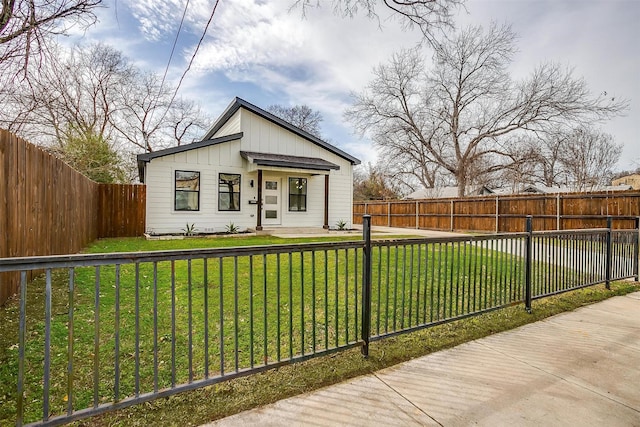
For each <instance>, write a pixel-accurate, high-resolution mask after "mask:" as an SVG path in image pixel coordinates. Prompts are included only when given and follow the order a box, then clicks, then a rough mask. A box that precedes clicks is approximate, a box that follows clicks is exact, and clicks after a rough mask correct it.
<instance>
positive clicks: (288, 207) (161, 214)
mask: <svg viewBox="0 0 640 427" xmlns="http://www.w3.org/2000/svg"><path fill="white" fill-rule="evenodd" d="M359 163H360V161H359V160H358V159H356V158H355V157H353V156H351V155H349V154H347V153H345V152H344V151H342V150H340V149H339V148H337V147H334V146H333V145H331V144H328V143H327V142H325V141H322V140H321V139H318V138H316V137H315V136H313V135H311V134H309V133H307V132H305V131H303V130H301V129H299V128H297V127H295V126H293V125H291V124H290V123H287V122H285V121H284V120H282V119H280V118H279V117H276V116H274V115H273V114H271V113H269V112H267V111H265V110H263V109H261V108H258V107H256V106H255V105H252V104H250V103H249V102H247V101H244V100H242V99H240V98H236V99H234V101H233V102H232V103H231V104H230V105H229V107H227V109H226V110H225V112H224V113H223V114H222V115H221V116H220V118H219V119H218V120H217V121H216V122H215V123H214V125H213V126H212V127H211V129H210V130H209V131H208V132H207V133H206V135H205V136H204V137H203V139H202V141H198V142H194V143H192V144H187V145H182V146H178V147H173V148H168V149H165V150H161V151H156V152H152V153H146V154H140V155H138V169H139V173H140V181H141V182H143V183H145V184H146V185H147V218H146V228H147V231H149V232H153V233H158V234H161V233H176V232H180V231H181V230H182V229H184V228H185V227H186V226H187V224H189V225H191V224H195V228H196V229H197V230H198V231H200V232H219V231H224V230H225V227H226V226H228V225H229V224H231V223H233V224H234V225H235V226H237V227H239V228H241V229H245V228H246V229H255V230H262V229H263V227H269V228H271V227H274V228H275V227H323V228H329V227H333V226H334V225H335V224H336V223H337V222H338V221H345V222H347V223H349V224H350V223H351V218H352V213H353V203H352V200H353V166H354V165H357V164H359Z"/></svg>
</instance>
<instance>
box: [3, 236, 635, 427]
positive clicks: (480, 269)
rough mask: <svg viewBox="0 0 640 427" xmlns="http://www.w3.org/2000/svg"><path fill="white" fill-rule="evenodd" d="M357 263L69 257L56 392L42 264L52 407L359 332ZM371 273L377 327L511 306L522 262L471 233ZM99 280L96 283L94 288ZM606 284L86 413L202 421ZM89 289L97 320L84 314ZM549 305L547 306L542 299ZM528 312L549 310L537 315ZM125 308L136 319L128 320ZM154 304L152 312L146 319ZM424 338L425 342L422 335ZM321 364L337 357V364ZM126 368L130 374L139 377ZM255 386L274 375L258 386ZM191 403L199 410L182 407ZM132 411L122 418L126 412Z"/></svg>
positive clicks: (341, 257) (408, 253)
mask: <svg viewBox="0 0 640 427" xmlns="http://www.w3.org/2000/svg"><path fill="white" fill-rule="evenodd" d="M358 238H359V237H358V236H353V235H351V236H331V237H320V238H318V237H314V238H300V239H281V238H276V237H271V236H251V237H232V238H214V239H186V240H169V241H146V240H143V239H106V240H100V241H97V242H95V243H94V244H93V245H91V246H90V247H88V248H87V249H86V251H85V252H87V253H104V252H138V251H152V250H169V249H194V248H202V247H231V246H243V245H250V246H253V245H265V244H286V243H309V242H311V241H318V240H320V241H323V242H325V241H341V240H342V241H344V240H357V239H358ZM361 262H362V260H361V254H358V253H357V252H356V251H355V250H354V249H351V250H343V249H341V250H335V251H333V250H323V251H318V252H311V253H309V252H304V253H303V252H297V253H294V254H292V255H290V254H280V255H276V254H271V255H264V256H263V255H253V256H242V257H231V258H224V259H222V258H220V259H218V258H212V259H207V260H206V261H205V260H203V259H197V260H192V261H184V260H182V261H180V260H179V261H174V262H171V261H163V262H158V263H140V264H139V265H136V264H123V265H121V266H119V267H115V266H107V267H101V268H100V269H96V268H95V267H78V268H75V269H74V270H73V271H72V272H71V274H72V276H73V277H74V292H73V299H72V303H73V308H74V309H73V326H74V327H73V337H72V340H71V342H72V343H73V354H74V357H73V371H74V375H73V384H72V386H73V387H72V388H73V393H72V395H71V396H70V395H69V393H68V391H67V390H68V385H69V383H68V379H69V377H68V376H67V374H66V372H67V367H68V366H67V354H68V346H69V342H70V340H69V333H68V328H67V325H68V324H69V316H68V312H69V303H70V298H69V290H68V286H69V285H68V280H69V275H70V272H69V271H68V270H54V271H53V272H52V284H53V287H52V288H53V295H52V304H53V305H52V313H53V317H52V340H51V375H52V377H51V391H50V392H51V399H50V403H51V411H50V413H51V414H54V415H55V414H61V413H64V411H65V410H66V409H67V405H68V403H69V400H70V399H71V401H72V403H73V407H74V409H76V410H78V409H82V408H86V407H90V406H92V405H93V404H102V403H107V402H111V401H113V400H114V396H115V395H116V394H117V397H115V398H118V399H123V398H125V397H128V396H133V395H136V394H138V393H145V392H151V391H153V390H157V389H162V388H166V387H171V386H173V385H175V384H182V383H186V382H190V381H192V380H198V379H201V378H204V377H206V376H213V377H215V376H224V375H225V374H227V373H234V372H239V371H241V370H243V369H246V368H250V367H253V366H261V365H265V364H272V363H276V362H278V361H281V360H288V359H292V358H295V357H298V356H300V355H308V354H312V353H316V352H322V351H324V350H326V349H335V348H338V347H345V346H347V345H349V344H350V343H354V342H355V341H356V340H358V338H359V333H360V331H359V330H358V327H359V324H360V323H359V316H360V313H361V310H362V307H361V305H360V297H361V295H360V292H361V290H360V289H359V286H360V281H361V273H362V270H361ZM427 266H428V267H427ZM472 266H473V270H472ZM373 270H374V271H373V275H374V276H373V286H374V289H373V290H372V291H373V292H372V307H373V309H372V311H373V313H372V332H373V334H374V335H375V334H381V335H384V334H385V333H387V332H393V331H396V330H400V329H407V328H410V327H412V326H416V325H419V324H421V323H428V322H434V321H435V322H437V321H439V320H440V319H447V318H452V317H456V316H458V315H464V314H465V313H467V312H470V311H476V310H482V309H487V308H491V307H494V306H498V305H505V304H507V305H508V304H509V302H510V301H517V300H518V299H519V298H520V297H521V292H522V289H521V280H520V278H521V275H522V266H521V260H520V259H519V258H518V257H514V256H511V255H505V254H504V253H502V252H496V251H492V250H488V249H486V248H481V247H477V246H474V245H468V244H462V245H457V246H453V245H448V244H438V245H432V246H429V247H428V248H427V246H422V247H421V246H418V247H417V248H415V249H414V247H410V250H407V249H405V248H400V249H399V248H397V247H393V246H391V247H389V248H380V249H378V248H376V249H375V250H374V251H373ZM116 272H117V273H116ZM136 277H137V280H136ZM97 278H99V283H100V288H99V290H98V292H97V293H96V286H95V285H96V283H97ZM136 283H138V287H136ZM205 284H207V285H206V286H205ZM43 289H44V278H43V277H39V278H38V279H36V280H34V281H33V282H32V283H30V284H29V287H28V292H27V344H26V350H25V351H26V355H27V356H26V359H25V365H26V369H25V372H26V377H25V382H26V394H25V405H26V406H25V418H26V421H34V420H37V419H39V418H40V417H42V408H43V405H42V391H43V384H42V378H43V372H44V371H43V365H42V362H43V330H44V321H43V313H44V298H43ZM615 289H616V292H619V293H626V292H630V291H632V290H633V289H635V288H634V287H633V285H629V284H624V285H617V286H616V287H615ZM607 294H608V293H607V292H606V291H602V290H599V287H598V288H593V289H591V290H587V291H580V292H574V293H571V294H567V295H565V296H563V297H560V298H554V299H550V300H546V301H545V302H542V303H536V306H537V307H538V308H537V309H536V311H534V316H529V315H523V313H524V310H523V309H522V307H521V306H518V307H515V308H507V309H504V310H500V311H499V312H495V313H492V314H485V315H482V316H481V317H478V318H474V319H471V320H464V321H460V322H456V323H455V324H451V325H445V326H438V327H434V328H430V329H429V330H426V331H424V330H423V331H420V332H417V333H412V334H409V335H406V336H402V337H396V338H388V339H385V340H382V341H378V342H376V343H375V344H374V345H372V352H373V356H372V358H370V359H367V360H365V359H362V358H361V357H360V356H359V355H358V352H357V351H354V350H348V351H344V352H341V353H336V354H334V355H331V356H324V357H321V358H318V359H315V360H311V361H307V362H304V363H302V364H296V365H292V366H287V367H283V368H279V369H278V370H277V371H268V372H266V373H262V374H258V375H253V376H251V377H250V378H246V379H236V380H231V381H230V382H226V383H221V384H218V385H216V386H212V387H208V388H206V389H204V390H199V391H195V392H188V393H182V394H180V395H176V396H173V397H171V398H170V399H168V400H165V399H161V400H159V401H156V402H152V403H147V404H143V405H138V406H136V407H132V408H129V409H126V410H122V411H119V412H117V413H115V414H108V415H104V416H102V417H101V418H99V419H92V420H89V421H87V423H89V424H92V423H94V422H98V420H101V421H99V422H104V423H107V424H110V423H111V422H112V421H114V420H117V421H116V422H117V423H123V424H129V423H131V424H136V425H146V424H150V423H153V424H157V423H161V424H162V423H163V421H164V423H166V424H167V425H172V424H175V423H180V424H190V423H193V424H198V423H202V422H205V421H207V420H209V419H212V418H215V417H219V416H224V415H228V414H230V413H233V412H236V411H238V410H242V409H244V408H246V407H248V406H250V405H252V404H261V403H265V402H269V401H273V400H275V399H276V398H281V397H284V396H287V395H291V394H293V393H295V391H297V390H300V391H304V390H307V389H310V388H314V387H317V386H319V385H321V384H327V383H330V382H333V381H336V380H339V379H340V378H341V377H342V376H346V377H349V376H354V375H357V374H359V373H362V372H368V371H370V370H372V369H377V368H378V367H381V366H387V365H389V364H392V363H395V362H397V361H399V360H406V359H407V358H410V357H412V356H415V355H419V354H426V353H428V352H429V351H431V350H434V349H438V348H443V346H444V347H446V346H449V345H453V344H454V343H457V342H459V341H460V340H465V339H468V338H469V337H476V336H483V335H486V334H488V333H491V332H492V331H494V330H503V329H507V328H509V327H512V326H516V325H518V324H522V323H526V322H527V321H528V320H530V319H535V318H539V316H544V315H545V313H547V314H546V315H549V314H552V313H555V312H558V311H560V310H562V308H563V304H568V305H566V307H568V308H571V307H574V306H577V305H580V304H583V303H585V301H590V300H599V299H602V298H604V297H606V295H607ZM96 295H97V299H98V314H99V315H98V316H96V311H95V310H94V302H95V300H96ZM116 301H118V304H116ZM548 301H559V303H558V304H557V305H553V304H551V306H550V305H549V304H550V303H548ZM116 306H117V307H118V310H116ZM539 307H550V308H548V309H546V308H545V309H541V310H540V313H537V310H538V309H539ZM566 307H565V308H566ZM136 312H138V313H140V315H139V316H136ZM154 313H157V314H156V315H155V316H154ZM497 313H508V315H507V316H508V317H509V316H512V317H513V318H512V319H511V318H504V316H505V315H504V314H497ZM17 314H18V306H17V303H16V302H12V303H10V304H8V305H7V306H6V307H5V308H3V309H0V379H1V382H0V384H1V385H0V424H4V423H13V421H14V418H15V395H16V392H15V386H16V385H15V379H16V375H17V345H16V343H17V324H18V322H17V319H18V315H17ZM479 318H484V319H489V320H488V321H490V322H493V321H495V320H499V322H498V323H497V324H496V325H495V326H492V325H491V324H489V325H480V324H478V323H477V322H478V321H477V319H479ZM491 319H493V320H491ZM453 325H462V326H453ZM465 325H466V326H465ZM458 328H460V329H458ZM442 330H444V331H452V332H450V333H451V334H452V336H451V337H446V338H445V339H443V341H442V342H434V340H433V337H432V335H429V334H433V333H435V334H436V335H437V334H439V333H440V332H437V331H442ZM136 331H138V333H137V334H136ZM430 331H431V332H430ZM434 331H435V332H434ZM116 334H117V335H118V336H119V338H120V340H119V342H118V346H119V348H118V352H116V351H115V350H116V348H115V346H116V340H115V335H116ZM425 334H427V335H425ZM447 334H449V332H447V333H446V334H445V335H447ZM425 337H431V338H428V339H427V340H426V341H424V340H425ZM425 343H429V344H428V345H425ZM403 347H404V348H403ZM380 351H381V352H382V353H380ZM116 354H117V357H118V363H117V365H118V366H117V368H118V369H119V371H120V373H119V375H118V380H119V381H118V384H117V385H116V383H115V381H114V378H115V369H116V363H115V360H116ZM360 359H362V360H360ZM372 359H373V360H372ZM332 360H333V361H334V362H335V361H339V363H338V364H337V365H334V364H333V363H332V362H331V361H332ZM305 367H307V368H305ZM96 368H97V369H96ZM307 369H309V370H308V371H307ZM137 370H138V372H139V375H138V376H136V375H135V374H136V371H137ZM96 373H97V376H95V375H96ZM282 375H287V376H292V377H290V378H288V379H287V381H286V382H285V383H277V382H276V383H271V382H270V381H277V380H274V379H277V378H281V376H282ZM269 378H271V379H269ZM264 381H266V383H264ZM245 384H254V385H255V391H252V392H251V393H249V395H250V396H253V397H252V399H251V402H249V401H247V399H245V398H241V397H240V396H239V395H238V396H236V397H232V398H231V399H230V400H229V401H226V400H225V399H221V398H222V397H223V396H225V395H226V394H227V391H228V390H233V389H235V388H236V387H240V389H244V387H245ZM261 384H271V385H270V386H268V387H265V388H264V389H262V386H261ZM275 384H280V385H279V386H275ZM212 390H213V391H212ZM216 390H217V392H216ZM260 390H262V391H260ZM218 392H219V393H218ZM244 392H245V393H246V392H247V391H246V390H244ZM212 393H213V394H212ZM231 394H233V393H231ZM205 395H206V396H207V399H208V400H207V402H209V401H210V402H218V403H212V405H211V407H209V405H204V406H206V409H205V408H202V407H200V406H203V405H202V404H201V405H198V404H197V403H196V401H194V400H193V399H194V396H205ZM96 398H97V400H94V399H96ZM166 402H174V404H175V405H176V407H180V408H182V410H181V411H183V412H181V415H180V417H182V418H180V417H176V416H174V414H172V411H171V408H170V406H171V405H167V404H166ZM189 405H195V406H196V407H192V408H190V409H189ZM145 408H146V409H145ZM157 408H163V409H160V414H155V409H157ZM123 414H124V415H123ZM132 414H134V415H133V417H134V418H129V417H130V416H132ZM135 414H137V415H135ZM185 417H186V418H185ZM110 420H111V421H110ZM105 425H106V424H105Z"/></svg>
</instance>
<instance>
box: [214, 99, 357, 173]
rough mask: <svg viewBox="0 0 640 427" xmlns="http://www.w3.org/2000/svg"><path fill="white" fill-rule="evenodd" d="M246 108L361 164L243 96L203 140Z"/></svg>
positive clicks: (230, 107)
mask: <svg viewBox="0 0 640 427" xmlns="http://www.w3.org/2000/svg"><path fill="white" fill-rule="evenodd" d="M241 107H242V108H245V109H247V110H249V111H251V112H252V113H254V114H256V115H258V116H260V117H262V118H263V119H266V120H268V121H270V122H271V123H274V124H276V125H278V126H280V127H283V128H285V129H287V130H288V131H290V132H293V133H295V134H296V135H298V136H300V137H302V138H304V139H306V140H307V141H310V142H312V143H314V144H316V145H318V146H320V147H322V148H324V149H325V150H327V151H330V152H331V153H333V154H336V155H338V156H340V157H342V158H343V159H345V160H348V161H349V162H351V164H352V165H359V164H360V160H359V159H356V158H355V157H353V156H351V155H350V154H347V153H345V152H344V151H342V150H340V149H339V148H337V147H334V146H333V145H331V144H329V143H328V142H325V141H323V140H321V139H319V138H317V137H315V136H313V135H311V134H310V133H308V132H305V131H304V130H302V129H300V128H298V127H296V126H294V125H292V124H291V123H288V122H286V121H284V120H282V119H281V118H280V117H277V116H275V115H273V114H271V113H269V112H268V111H265V110H263V109H262V108H260V107H257V106H255V105H253V104H251V103H250V102H247V101H245V100H244V99H241V98H238V97H236V98H234V100H233V102H231V104H229V106H228V107H227V109H226V110H225V111H224V113H222V115H221V116H220V117H219V118H218V120H216V122H215V123H214V124H213V126H212V127H211V128H210V129H209V130H208V131H207V133H206V134H205V135H204V138H203V140H207V139H209V138H211V137H212V136H213V135H215V134H216V132H217V131H219V130H220V129H221V128H222V126H224V124H225V123H226V122H227V121H228V120H229V119H230V118H231V116H233V115H234V114H235V113H236V111H238V110H239V109H240V108H241Z"/></svg>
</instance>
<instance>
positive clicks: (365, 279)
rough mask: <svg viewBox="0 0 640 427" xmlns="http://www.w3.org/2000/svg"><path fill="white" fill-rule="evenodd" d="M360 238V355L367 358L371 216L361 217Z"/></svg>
mask: <svg viewBox="0 0 640 427" xmlns="http://www.w3.org/2000/svg"><path fill="white" fill-rule="evenodd" d="M362 238H363V239H364V251H363V257H362V262H363V265H362V328H361V331H362V342H363V345H362V349H361V351H362V355H363V356H364V357H368V356H369V338H370V337H371V215H363V216H362Z"/></svg>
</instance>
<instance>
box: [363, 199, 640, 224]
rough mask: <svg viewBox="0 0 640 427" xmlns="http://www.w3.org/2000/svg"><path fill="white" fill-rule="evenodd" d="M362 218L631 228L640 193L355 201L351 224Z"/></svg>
mask: <svg viewBox="0 0 640 427" xmlns="http://www.w3.org/2000/svg"><path fill="white" fill-rule="evenodd" d="M362 215H371V218H372V219H371V220H372V224H373V225H377V226H387V227H402V228H422V229H430V230H461V231H488V232H494V233H513V232H522V231H525V228H524V225H525V220H526V218H527V216H533V221H534V227H535V229H536V230H573V229H580V228H598V227H606V218H607V217H609V216H611V217H613V218H614V223H613V225H614V227H615V228H620V229H629V228H632V227H633V224H634V221H635V218H637V217H638V216H640V192H637V191H631V192H616V193H576V194H555V195H524V196H523V195H514V196H492V197H489V196H479V197H467V198H457V199H429V200H426V199H425V200H391V201H367V202H354V204H353V223H354V224H359V223H360V221H361V218H362Z"/></svg>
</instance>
